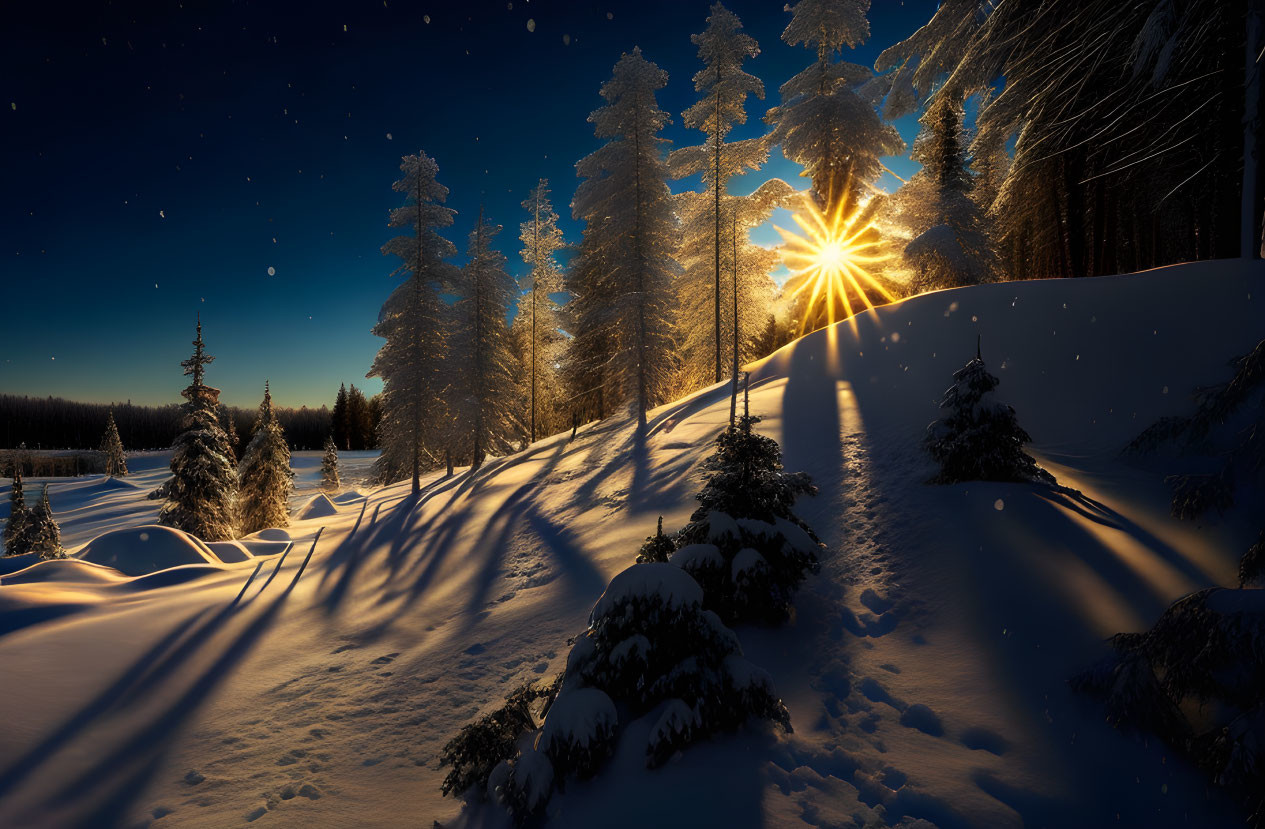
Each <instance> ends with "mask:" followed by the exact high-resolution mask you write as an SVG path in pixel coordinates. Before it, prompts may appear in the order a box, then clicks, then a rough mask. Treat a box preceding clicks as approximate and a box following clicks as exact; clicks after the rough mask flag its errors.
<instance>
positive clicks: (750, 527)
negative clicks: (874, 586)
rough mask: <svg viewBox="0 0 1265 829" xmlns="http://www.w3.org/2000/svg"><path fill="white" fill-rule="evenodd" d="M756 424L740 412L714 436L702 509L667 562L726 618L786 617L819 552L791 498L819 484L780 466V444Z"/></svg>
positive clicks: (767, 621) (701, 494) (769, 620)
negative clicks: (691, 580)
mask: <svg viewBox="0 0 1265 829" xmlns="http://www.w3.org/2000/svg"><path fill="white" fill-rule="evenodd" d="M744 408H745V407H744ZM759 422H760V418H759V417H756V416H753V415H751V414H750V412H747V411H744V412H743V414H742V416H741V417H740V418H738V422H737V423H736V424H735V425H733V426H730V427H729V428H727V429H725V431H723V432H721V433H720V435H719V436H718V437H717V438H716V454H714V455H713V456H711V457H710V458H708V459H707V460H706V461H705V462H704V466H703V468H704V470H705V471H706V473H707V481H706V483H705V484H704V485H703V489H702V490H701V491H700V492H699V493H698V495H697V496H696V498H697V500H698V502H699V507H698V509H696V510H695V511H694V514H693V515H691V516H690V523H689V524H687V525H686V526H685V528H684V529H682V530H681V531H680V532H679V533H677V535H676V548H677V549H676V552H675V553H673V554H672V559H671V561H672V563H673V564H675V565H677V566H678V567H681V568H682V569H684V570H685V571H686V572H688V573H689V574H690V575H691V576H693V577H694V579H695V580H696V581H698V583H699V584H700V585H702V587H703V590H704V593H705V596H706V606H707V607H708V608H710V609H712V610H714V611H716V612H717V613H718V614H720V616H721V618H722V619H724V620H725V621H726V622H729V623H735V622H758V623H764V624H777V623H779V622H782V621H783V620H785V619H786V618H787V616H788V615H789V613H790V608H791V601H792V599H793V598H794V595H795V591H796V590H797V589H798V588H799V585H800V584H801V583H802V582H803V580H804V578H805V577H806V576H807V575H808V573H810V572H813V571H815V570H816V569H817V553H818V552H819V551H820V549H821V544H820V542H819V541H818V540H817V536H816V535H815V534H814V533H813V531H812V529H811V528H809V526H808V525H807V524H806V523H805V522H804V521H803V519H801V518H799V516H797V515H796V514H795V501H796V499H797V498H798V497H799V496H800V495H815V494H816V493H817V488H816V487H815V486H813V483H812V480H811V479H810V478H809V477H808V476H807V475H806V474H804V473H803V472H795V473H789V472H786V471H785V470H784V469H783V468H782V449H781V447H780V446H778V444H777V441H775V440H773V439H772V438H769V437H765V436H764V435H761V434H759V433H757V432H756V431H755V430H754V429H753V428H752V427H754V426H755V424H757V423H759Z"/></svg>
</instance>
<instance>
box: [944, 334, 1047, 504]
mask: <svg viewBox="0 0 1265 829" xmlns="http://www.w3.org/2000/svg"><path fill="white" fill-rule="evenodd" d="M999 382H1000V381H999V380H998V379H997V378H996V377H994V376H993V375H992V374H989V373H988V369H987V368H985V366H984V360H983V359H982V358H981V357H980V356H979V351H978V349H977V350H976V354H975V358H974V359H972V360H971V361H970V362H968V363H967V364H966V365H965V366H963V367H962V368H960V369H958V370H957V371H955V372H954V373H953V385H952V386H950V387H949V389H948V390H947V391H946V392H945V393H944V399H943V400H941V401H940V408H941V409H947V410H948V411H949V414H948V416H947V417H943V418H941V419H939V420H936V421H934V422H932V423H931V425H930V426H928V427H927V436H926V439H925V445H926V447H927V451H928V452H929V453H930V454H931V457H932V459H933V460H935V461H936V463H938V464H940V472H939V474H937V475H936V476H935V477H933V478H932V479H931V481H930V482H931V483H936V484H953V483H958V482H959V481H1013V482H1020V483H1023V482H1029V481H1032V482H1041V483H1048V484H1053V483H1054V476H1053V475H1051V474H1050V473H1049V472H1047V471H1045V470H1044V469H1042V468H1041V467H1039V466H1037V462H1036V461H1035V460H1033V459H1032V456H1031V455H1029V454H1028V453H1027V452H1025V451H1023V447H1024V444H1026V443H1028V442H1029V441H1031V440H1032V438H1031V437H1029V436H1028V433H1027V432H1025V431H1024V430H1023V429H1022V428H1021V427H1020V426H1019V421H1018V419H1017V418H1016V417H1015V410H1014V409H1013V408H1011V407H1010V406H1008V405H1007V404H1005V403H1002V402H999V401H997V400H994V399H993V389H995V388H997V385H998V383H999Z"/></svg>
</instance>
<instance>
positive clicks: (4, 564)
mask: <svg viewBox="0 0 1265 829" xmlns="http://www.w3.org/2000/svg"><path fill="white" fill-rule="evenodd" d="M39 560H40V556H39V553H26V554H24V555H20V556H0V576H7V575H8V574H9V573H16V572H18V571H19V570H25V569H26V568H27V567H30V566H31V565H32V564H34V563H35V562H37V561H39Z"/></svg>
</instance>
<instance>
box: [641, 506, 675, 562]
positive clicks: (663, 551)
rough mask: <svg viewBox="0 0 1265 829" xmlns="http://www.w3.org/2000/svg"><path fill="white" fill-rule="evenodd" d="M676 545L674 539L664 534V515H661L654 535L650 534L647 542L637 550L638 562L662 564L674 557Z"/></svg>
mask: <svg viewBox="0 0 1265 829" xmlns="http://www.w3.org/2000/svg"><path fill="white" fill-rule="evenodd" d="M675 549H676V545H674V544H673V543H672V539H670V538H668V537H667V536H666V535H664V534H663V516H662V515H660V516H659V526H658V529H656V530H655V532H654V535H652V536H648V537H647V538H646V542H645V543H644V544H642V545H641V549H640V550H638V551H637V563H638V564H656V563H657V564H662V563H664V562H666V561H667V560H668V559H669V558H671V557H672V551H673V550H675Z"/></svg>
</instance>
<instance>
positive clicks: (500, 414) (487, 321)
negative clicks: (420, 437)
mask: <svg viewBox="0 0 1265 829" xmlns="http://www.w3.org/2000/svg"><path fill="white" fill-rule="evenodd" d="M500 230H501V228H500V226H498V225H493V224H491V223H489V222H487V221H485V220H484V218H483V209H482V208H479V218H478V221H477V222H476V223H475V226H474V229H473V230H472V231H470V246H469V248H468V251H467V252H468V255H469V261H468V262H467V264H466V266H465V267H463V268H462V269H461V270H460V271H459V272H458V274H457V278H456V279H455V280H454V284H453V287H454V292H455V293H456V294H457V297H458V298H457V301H456V303H455V304H454V305H453V309H452V310H453V316H454V319H455V326H454V330H453V332H452V334H451V335H450V349H451V351H450V353H451V355H452V367H453V369H454V372H453V374H454V377H453V381H452V389H453V392H452V395H451V399H450V400H449V406H450V410H451V413H452V414H451V429H452V438H451V442H450V446H451V449H452V452H453V454H454V456H455V457H458V458H468V459H469V460H470V465H471V467H472V468H475V469H477V468H478V467H479V466H480V465H481V464H482V463H483V460H484V458H486V457H487V455H488V454H489V453H493V452H504V451H507V450H508V449H509V448H510V441H511V440H512V439H513V438H514V437H515V436H516V435H518V434H520V432H521V427H520V426H519V421H518V418H517V414H516V412H515V406H514V401H513V399H512V398H511V396H510V395H509V394H507V393H506V392H507V391H508V390H509V389H510V388H511V386H512V385H513V383H514V373H513V365H514V356H513V354H512V353H511V351H510V340H509V326H508V325H507V324H506V320H507V318H508V317H509V309H510V304H511V303H512V302H513V299H514V296H515V293H516V289H517V286H516V284H515V282H514V278H513V277H511V276H510V275H509V274H508V273H506V272H505V257H504V256H503V255H502V254H501V253H500V252H499V251H497V250H496V249H495V248H493V247H492V240H493V238H495V236H496V234H497V233H499V232H500Z"/></svg>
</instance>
